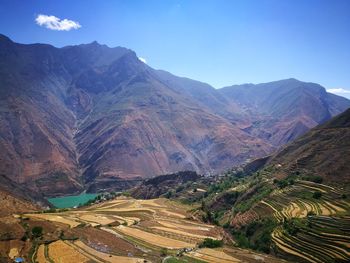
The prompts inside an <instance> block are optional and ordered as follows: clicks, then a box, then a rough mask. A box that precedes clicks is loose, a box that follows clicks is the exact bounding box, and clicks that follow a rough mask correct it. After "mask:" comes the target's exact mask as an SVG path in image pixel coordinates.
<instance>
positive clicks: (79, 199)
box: [47, 193, 98, 208]
mask: <svg viewBox="0 0 350 263" xmlns="http://www.w3.org/2000/svg"><path fill="white" fill-rule="evenodd" d="M97 195H98V194H87V193H82V194H80V195H70V196H63V197H54V198H48V199H47V200H48V201H49V202H50V203H51V204H53V205H54V206H55V207H57V208H71V207H74V206H78V205H79V204H85V203H86V202H87V201H89V200H92V199H94V198H95V197H96V196H97Z"/></svg>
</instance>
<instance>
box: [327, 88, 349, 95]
mask: <svg viewBox="0 0 350 263" xmlns="http://www.w3.org/2000/svg"><path fill="white" fill-rule="evenodd" d="M327 92H330V93H335V94H350V90H348V89H342V88H336V89H327Z"/></svg>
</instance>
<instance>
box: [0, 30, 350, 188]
mask: <svg viewBox="0 0 350 263" xmlns="http://www.w3.org/2000/svg"><path fill="white" fill-rule="evenodd" d="M298 83H299V82H298ZM300 83H302V82H300ZM300 83H299V84H298V85H304V84H300ZM298 85H297V86H295V85H294V86H293V85H292V86H291V87H290V88H289V89H288V90H290V92H289V93H286V94H284V96H287V97H289V99H290V103H289V104H288V105H287V106H284V102H283V101H280V100H278V98H284V97H283V96H282V95H281V96H280V97H278V98H276V99H274V100H272V101H271V102H270V104H269V105H270V106H268V107H267V106H266V109H265V108H264V107H262V108H261V113H259V107H260V106H259V105H265V104H266V103H265V102H259V103H260V104H259V103H258V102H256V103H255V104H256V109H255V108H254V107H255V106H254V107H253V106H252V105H250V104H249V103H248V102H249V99H248V98H249V96H250V95H249V94H248V95H245V96H246V97H247V99H246V100H245V102H244V103H243V102H242V101H241V99H239V100H238V99H237V96H238V95H237V94H236V93H235V94H231V93H230V92H224V91H218V90H215V89H214V88H212V87H211V86H209V85H207V84H205V83H201V82H198V81H194V80H190V79H186V78H180V77H176V76H174V75H171V74H170V73H167V72H164V71H158V70H154V69H152V68H150V67H149V66H147V65H146V64H144V63H142V62H141V61H140V60H139V59H138V58H137V56H136V54H135V53H134V52H133V51H131V50H128V49H125V48H120V47H117V48H109V47H107V46H105V45H100V44H98V43H97V42H93V43H91V44H86V45H78V46H68V47H64V48H55V47H53V46H50V45H43V44H33V45H21V44H17V43H14V42H12V41H11V40H10V39H8V38H6V37H5V36H1V37H0V124H1V125H0V146H1V149H2V151H0V173H2V174H5V175H7V176H8V177H9V178H11V179H12V180H13V181H15V182H18V183H23V184H26V185H28V186H29V187H30V188H31V189H34V190H37V191H40V192H42V193H44V194H45V195H59V194H71V193H77V192H80V191H82V190H83V189H86V188H89V189H92V190H93V191H96V190H101V189H110V187H111V186H113V187H112V188H114V189H119V188H121V187H124V186H125V187H126V186H130V185H133V184H134V183H135V182H137V181H138V180H139V179H140V178H144V177H150V176H154V175H158V174H166V173H171V172H176V171H180V170H194V171H197V172H201V173H203V172H215V171H220V170H224V169H226V168H228V167H231V166H233V165H236V164H241V163H243V162H246V161H247V160H249V159H253V158H256V157H260V156H264V155H266V154H267V153H270V152H271V151H272V150H274V149H275V148H276V147H278V146H280V145H282V144H284V143H285V142H287V141H289V140H291V139H293V138H295V137H297V136H298V135H300V134H301V133H303V132H304V131H306V130H308V129H309V128H310V127H312V126H314V125H316V124H317V123H319V122H323V121H325V120H327V119H329V118H330V117H331V116H332V115H334V114H336V113H338V112H341V111H342V110H343V109H345V108H346V107H347V106H350V103H349V101H347V100H342V99H341V98H339V97H336V96H333V97H332V96H330V95H329V94H327V93H325V94H323V93H324V92H323V90H324V89H322V88H318V89H316V90H319V91H317V92H319V93H320V94H321V93H322V94H323V95H322V96H323V97H322V96H321V95H320V96H318V95H317V94H318V93H317V92H316V91H314V90H313V89H310V90H308V88H307V87H304V89H303V90H305V92H304V93H305V94H308V95H305V96H302V97H300V96H299V95H298V94H299V93H298V92H299V91H298V90H299V88H298V87H299V86H298ZM305 85H306V84H305ZM276 89H277V88H276ZM244 92H245V91H241V93H242V94H243V93H244ZM271 92H272V93H274V91H271ZM295 93H297V95H295ZM304 93H303V94H304ZM291 94H292V95H293V94H294V95H293V96H292V95H291ZM310 94H311V95H310ZM314 94H316V95H314ZM242 96H243V95H242ZM238 97H239V96H238ZM316 97H317V98H319V99H315V98H316ZM266 100H267V99H266ZM285 100H288V98H284V101H285ZM267 101H269V100H267ZM310 101H311V102H313V103H312V104H310ZM314 101H316V102H317V103H316V102H315V103H314ZM248 104H249V105H248ZM255 104H254V105H255ZM278 105H280V106H278ZM284 107H287V108H284ZM309 108H310V109H309ZM293 110H294V113H293ZM257 113H259V114H257ZM277 113H278V114H277Z"/></svg>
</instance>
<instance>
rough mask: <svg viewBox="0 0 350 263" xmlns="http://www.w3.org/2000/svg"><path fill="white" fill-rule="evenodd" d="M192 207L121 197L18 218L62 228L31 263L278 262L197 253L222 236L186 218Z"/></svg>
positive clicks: (245, 254)
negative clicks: (206, 241)
mask: <svg viewBox="0 0 350 263" xmlns="http://www.w3.org/2000/svg"><path fill="white" fill-rule="evenodd" d="M191 208H192V207H190V206H185V205H182V204H179V203H176V202H173V201H169V200H167V199H153V200H135V199H131V198H121V199H116V200H112V201H109V202H105V203H101V204H98V205H94V206H91V207H87V208H85V209H74V210H69V211H66V212H60V213H38V214H26V215H23V216H25V217H28V218H29V219H30V220H36V221H35V222H50V223H52V224H55V225H56V226H57V227H59V226H60V228H62V229H63V228H64V227H65V230H64V234H62V235H61V236H63V238H61V239H59V240H53V241H51V242H45V243H41V244H38V245H37V246H36V249H35V252H34V254H33V256H32V261H33V262H35V261H37V262H39V263H44V262H68V263H69V262H111V263H114V262H120V263H134V262H135V263H136V262H161V261H162V258H164V257H166V256H167V255H173V256H176V255H177V257H178V258H179V259H180V258H181V259H182V260H185V262H264V261H265V262H276V263H277V262H281V260H278V259H276V258H274V257H267V258H266V257H264V256H262V255H261V254H258V253H253V252H250V251H245V250H240V249H232V248H231V249H228V248H226V249H220V250H214V249H199V248H198V244H199V243H201V242H202V241H203V240H204V239H205V238H211V239H219V240H221V239H223V238H224V232H223V230H222V228H220V227H216V226H213V225H209V224H203V223H201V222H198V221H195V220H190V219H188V218H189V217H190V213H189V212H188V211H189V210H190V209H191ZM63 226H64V227H63ZM257 258H259V260H257ZM261 259H263V261H261ZM179 262H180V261H179Z"/></svg>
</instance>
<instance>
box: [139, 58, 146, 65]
mask: <svg viewBox="0 0 350 263" xmlns="http://www.w3.org/2000/svg"><path fill="white" fill-rule="evenodd" d="M139 60H140V61H142V62H143V63H145V64H147V61H146V59H144V58H142V57H139Z"/></svg>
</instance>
